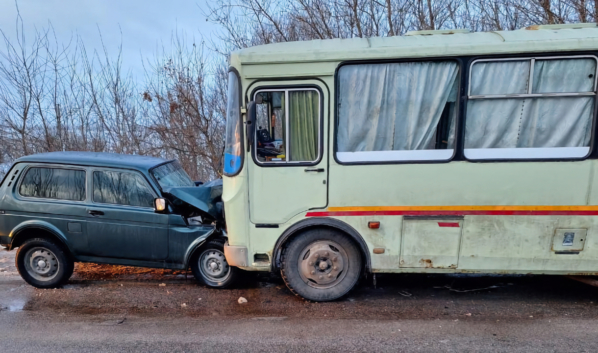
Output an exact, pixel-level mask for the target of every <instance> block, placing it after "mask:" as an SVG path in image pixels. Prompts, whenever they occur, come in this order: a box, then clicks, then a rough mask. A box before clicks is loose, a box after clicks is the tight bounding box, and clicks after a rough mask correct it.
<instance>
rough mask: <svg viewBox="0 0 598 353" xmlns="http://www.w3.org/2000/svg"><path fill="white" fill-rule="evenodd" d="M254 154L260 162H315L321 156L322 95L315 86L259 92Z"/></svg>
mask: <svg viewBox="0 0 598 353" xmlns="http://www.w3.org/2000/svg"><path fill="white" fill-rule="evenodd" d="M257 95H260V96H261V99H262V103H261V104H258V106H257V129H256V138H255V144H256V146H255V147H256V148H255V154H256V158H257V160H258V162H260V163H288V162H313V161H315V160H317V158H318V155H319V148H318V141H319V129H320V97H319V93H318V91H317V90H315V89H288V90H280V91H278V90H276V91H260V92H258V93H257Z"/></svg>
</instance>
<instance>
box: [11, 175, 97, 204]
mask: <svg viewBox="0 0 598 353" xmlns="http://www.w3.org/2000/svg"><path fill="white" fill-rule="evenodd" d="M19 194H20V195H21V196H25V197H36V198H44V199H55V200H69V201H84V200H85V171H84V170H75V169H60V168H41V167H33V168H29V169H28V170H27V173H26V174H25V176H24V177H23V181H22V182H21V185H20V186H19Z"/></svg>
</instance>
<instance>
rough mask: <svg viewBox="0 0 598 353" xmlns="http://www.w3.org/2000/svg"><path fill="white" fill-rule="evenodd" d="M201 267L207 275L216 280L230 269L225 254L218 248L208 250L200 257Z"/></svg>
mask: <svg viewBox="0 0 598 353" xmlns="http://www.w3.org/2000/svg"><path fill="white" fill-rule="evenodd" d="M199 268H200V269H201V272H202V273H203V275H204V276H205V277H207V278H209V279H210V280H213V281H216V282H217V281H220V280H222V278H223V277H226V276H227V275H228V273H229V271H230V268H229V266H228V263H227V262H226V258H225V257H224V254H223V253H222V252H220V251H216V250H209V251H206V252H204V253H203V254H202V255H201V256H200V257H199Z"/></svg>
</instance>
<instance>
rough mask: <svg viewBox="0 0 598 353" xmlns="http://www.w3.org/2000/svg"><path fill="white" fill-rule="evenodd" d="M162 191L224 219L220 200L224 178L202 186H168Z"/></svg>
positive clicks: (219, 218) (218, 218) (213, 216)
mask: <svg viewBox="0 0 598 353" xmlns="http://www.w3.org/2000/svg"><path fill="white" fill-rule="evenodd" d="M162 191H163V192H164V193H165V194H169V195H170V196H172V197H175V198H177V199H179V200H181V201H183V202H185V203H187V204H189V205H191V206H193V207H195V208H197V209H199V210H200V211H203V212H205V213H207V214H208V215H210V216H211V217H212V218H214V219H215V220H224V214H223V210H222V202H219V201H220V200H221V197H222V179H217V180H213V181H210V182H207V183H205V184H203V185H200V186H188V187H168V188H164V189H162Z"/></svg>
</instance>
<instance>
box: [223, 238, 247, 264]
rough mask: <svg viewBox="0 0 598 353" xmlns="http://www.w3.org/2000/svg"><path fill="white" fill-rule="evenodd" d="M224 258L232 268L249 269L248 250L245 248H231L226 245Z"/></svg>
mask: <svg viewBox="0 0 598 353" xmlns="http://www.w3.org/2000/svg"><path fill="white" fill-rule="evenodd" d="M224 256H225V257H226V262H228V264H229V265H230V266H235V267H247V248H246V247H245V246H231V245H228V242H227V243H226V244H224Z"/></svg>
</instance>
